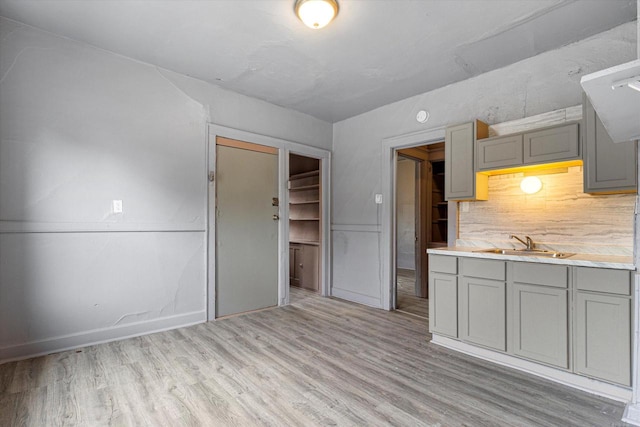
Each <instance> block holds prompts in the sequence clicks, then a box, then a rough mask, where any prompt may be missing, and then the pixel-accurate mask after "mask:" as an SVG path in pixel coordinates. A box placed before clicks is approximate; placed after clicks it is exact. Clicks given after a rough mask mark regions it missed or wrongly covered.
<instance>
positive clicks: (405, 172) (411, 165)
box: [396, 158, 416, 270]
mask: <svg viewBox="0 0 640 427" xmlns="http://www.w3.org/2000/svg"><path fill="white" fill-rule="evenodd" d="M397 173H398V175H397V180H396V188H397V192H396V212H397V217H396V218H397V220H396V230H397V231H396V233H397V260H396V263H397V266H398V268H405V269H409V270H415V269H416V241H415V237H416V162H415V161H413V160H410V159H402V158H401V159H398V172H397Z"/></svg>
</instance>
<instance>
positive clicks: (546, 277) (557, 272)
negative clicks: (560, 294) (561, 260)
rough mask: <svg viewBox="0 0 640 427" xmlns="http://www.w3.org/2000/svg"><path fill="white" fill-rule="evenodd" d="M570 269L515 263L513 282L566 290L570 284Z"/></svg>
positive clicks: (530, 263)
mask: <svg viewBox="0 0 640 427" xmlns="http://www.w3.org/2000/svg"><path fill="white" fill-rule="evenodd" d="M568 278H569V267H567V266H564V265H550V264H538V263H532V262H514V263H513V281H514V282H518V283H529V284H532V285H544V286H552V287H554V288H566V287H567V285H568V283H569V280H568Z"/></svg>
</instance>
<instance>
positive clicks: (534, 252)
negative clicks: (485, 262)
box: [473, 248, 575, 258]
mask: <svg viewBox="0 0 640 427" xmlns="http://www.w3.org/2000/svg"><path fill="white" fill-rule="evenodd" d="M473 252H479V253H486V254H499V255H518V256H523V255H524V256H541V257H548V258H569V257H570V256H572V255H575V254H570V253H566V252H556V251H547V250H544V249H498V248H494V249H480V250H477V251H473Z"/></svg>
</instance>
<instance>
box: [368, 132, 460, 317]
mask: <svg viewBox="0 0 640 427" xmlns="http://www.w3.org/2000/svg"><path fill="white" fill-rule="evenodd" d="M444 138H445V128H444V127H438V128H432V129H426V130H423V131H419V132H413V133H408V134H404V135H399V136H394V137H389V138H384V139H383V140H382V198H383V200H387V202H386V203H383V204H382V233H381V241H382V281H381V283H380V286H381V292H380V294H381V295H382V308H383V309H385V310H394V309H395V306H396V283H395V277H396V257H397V253H396V244H397V236H396V217H397V215H396V180H397V179H396V177H397V161H398V151H397V150H399V149H403V148H411V147H418V146H420V145H428V144H434V143H438V142H442V141H444ZM457 209H458V206H457V204H456V202H449V212H448V218H449V221H448V224H449V225H448V226H449V230H448V244H449V245H450V246H451V245H452V244H454V243H455V240H456V237H455V236H457V234H458V233H457V218H458V210H457Z"/></svg>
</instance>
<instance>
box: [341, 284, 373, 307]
mask: <svg viewBox="0 0 640 427" xmlns="http://www.w3.org/2000/svg"><path fill="white" fill-rule="evenodd" d="M331 296H333V297H336V298H340V299H344V300H347V301H351V302H355V303H358V304H363V305H368V306H369V307H373V308H382V305H381V304H380V299H379V298H375V297H371V296H369V295H364V294H359V293H357V292H352V291H347V290H344V289H339V288H336V287H334V288H333V289H331Z"/></svg>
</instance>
